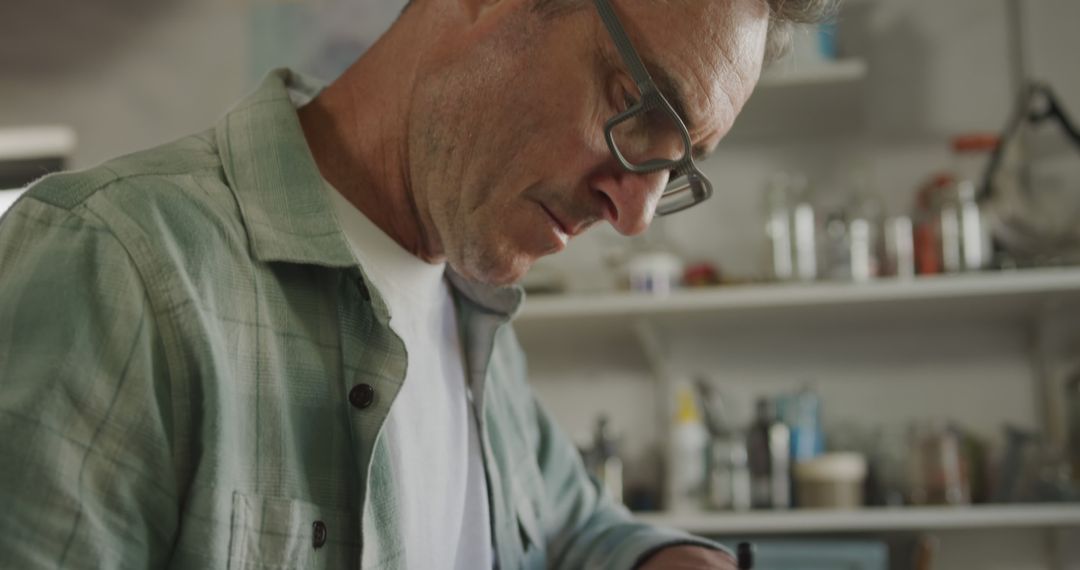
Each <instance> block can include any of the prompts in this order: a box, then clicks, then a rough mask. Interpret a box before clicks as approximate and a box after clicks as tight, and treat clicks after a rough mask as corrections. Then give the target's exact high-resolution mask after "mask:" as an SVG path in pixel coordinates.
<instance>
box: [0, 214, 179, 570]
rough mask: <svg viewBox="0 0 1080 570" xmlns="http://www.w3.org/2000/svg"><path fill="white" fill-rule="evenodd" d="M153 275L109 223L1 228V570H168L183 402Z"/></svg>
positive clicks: (28, 220) (37, 219) (43, 219)
mask: <svg viewBox="0 0 1080 570" xmlns="http://www.w3.org/2000/svg"><path fill="white" fill-rule="evenodd" d="M159 339H160V337H159V336H158V335H157V332H156V330H155V323H154V319H153V312H152V311H151V308H150V304H149V302H148V300H147V295H146V292H145V289H144V287H143V282H142V279H141V277H140V274H139V272H138V271H137V270H136V268H135V266H134V265H133V263H132V261H131V258H130V257H129V255H128V253H127V251H126V250H125V249H124V247H123V246H122V245H121V243H120V242H118V241H117V239H116V237H114V235H113V234H112V233H111V232H110V231H109V230H108V228H107V227H106V226H105V224H103V223H102V222H101V221H100V220H99V219H98V218H96V217H95V216H94V215H93V214H92V213H90V212H88V211H87V210H85V208H83V207H81V206H76V207H74V208H72V209H70V210H69V209H66V208H60V207H56V206H53V205H50V204H47V203H45V202H42V201H39V200H37V199H35V198H34V197H33V196H31V195H29V194H28V195H26V196H24V197H23V198H22V200H20V201H19V202H18V203H17V204H16V205H15V206H14V207H13V208H12V209H11V210H9V211H8V212H7V214H6V215H5V216H4V217H3V218H2V219H0V434H3V435H2V437H0V457H2V458H3V460H2V461H0V505H3V513H2V514H0V567H3V568H20V569H36V568H59V567H64V568H150V567H163V566H164V565H165V564H166V563H167V556H168V552H169V549H170V548H171V544H172V541H173V536H174V534H175V532H176V527H177V520H178V513H177V503H178V501H177V493H176V484H175V476H174V474H173V471H172V469H171V467H170V466H171V465H172V463H173V462H172V460H171V453H170V439H171V434H170V433H169V428H168V426H169V425H170V422H169V412H168V410H169V409H170V408H169V393H168V388H167V386H168V385H167V380H168V379H167V376H166V374H165V373H164V366H163V365H162V362H163V354H162V353H163V351H162V348H161V346H162V345H161V342H160V340H159Z"/></svg>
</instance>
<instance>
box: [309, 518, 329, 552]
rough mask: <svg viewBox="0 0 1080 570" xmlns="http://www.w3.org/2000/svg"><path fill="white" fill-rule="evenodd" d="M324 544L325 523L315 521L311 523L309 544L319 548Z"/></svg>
mask: <svg viewBox="0 0 1080 570" xmlns="http://www.w3.org/2000/svg"><path fill="white" fill-rule="evenodd" d="M324 544H326V523H324V522H322V521H315V522H313V523H311V546H313V547H314V548H319V547H321V546H322V545H324Z"/></svg>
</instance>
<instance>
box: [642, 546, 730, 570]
mask: <svg viewBox="0 0 1080 570" xmlns="http://www.w3.org/2000/svg"><path fill="white" fill-rule="evenodd" d="M638 570H736V568H735V559H734V558H732V557H731V555H729V554H727V553H726V552H722V551H720V550H713V549H711V548H705V547H704V546H693V545H689V544H684V545H681V546H669V547H667V548H664V549H661V550H658V551H657V552H656V554H653V555H652V556H650V557H648V558H647V559H645V562H644V563H643V564H641V565H640V566H638Z"/></svg>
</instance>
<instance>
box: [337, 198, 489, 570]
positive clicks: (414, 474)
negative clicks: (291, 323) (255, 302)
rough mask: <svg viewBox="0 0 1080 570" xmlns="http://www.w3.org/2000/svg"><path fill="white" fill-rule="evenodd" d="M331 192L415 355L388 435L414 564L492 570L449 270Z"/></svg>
mask: <svg viewBox="0 0 1080 570" xmlns="http://www.w3.org/2000/svg"><path fill="white" fill-rule="evenodd" d="M326 186H327V189H328V191H329V193H330V201H331V204H333V210H334V213H335V215H336V216H337V219H338V223H340V224H341V229H342V231H344V232H345V237H346V239H347V240H348V242H349V245H350V246H351V247H352V249H353V252H354V253H355V255H356V257H357V260H358V261H359V262H360V265H361V266H362V267H363V268H364V273H365V274H366V275H367V277H368V279H370V280H371V282H372V284H373V285H374V286H375V288H376V289H378V291H379V293H380V294H381V295H382V297H383V299H384V300H385V301H386V303H387V306H388V307H389V310H390V328H391V329H393V330H394V332H395V333H397V334H398V336H400V337H401V339H402V341H404V343H405V350H406V352H407V354H408V355H409V357H408V366H407V368H406V372H405V384H404V385H403V386H402V387H401V391H400V392H398V396H397V399H396V400H394V404H393V406H392V407H391V409H390V414H389V416H388V417H387V419H386V424H385V425H384V427H383V437H385V438H386V443H387V449H389V450H390V461H391V466H392V469H393V472H394V473H395V474H397V476H398V482H399V485H398V489H399V501H400V502H399V508H400V513H401V520H402V524H403V528H404V536H403V537H402V544H403V545H404V556H405V557H406V565H405V566H406V567H407V568H418V569H422V568H456V569H458V570H466V569H468V570H475V569H478V568H479V569H486V568H492V567H493V564H494V560H493V553H492V546H491V527H490V515H489V511H488V498H487V481H486V479H485V476H484V466H483V460H482V458H481V452H480V438H479V435H478V433H477V426H476V421H475V419H474V416H473V413H472V408H471V404H470V402H469V398H468V389H467V385H466V382H465V367H464V364H463V361H462V352H461V343H460V340H459V339H458V327H457V314H456V312H455V309H454V303H453V299H452V297H451V295H450V289H449V287H450V285H449V283H448V282H447V280H446V278H445V277H444V272H445V269H446V267H445V264H435V265H432V264H429V263H426V262H424V261H423V260H421V259H419V258H417V257H415V256H413V255H412V254H411V253H409V252H408V251H406V250H405V249H403V248H402V247H401V246H400V245H398V243H397V242H395V241H394V240H393V239H391V238H390V236H388V235H386V234H385V233H383V231H382V230H381V229H379V227H378V226H376V225H375V224H374V223H373V222H371V220H369V219H368V218H367V217H366V216H364V214H363V213H362V212H361V211H360V210H358V209H357V208H356V207H355V206H353V205H352V204H351V203H350V202H349V201H348V200H346V199H345V197H344V196H342V195H341V193H340V192H338V191H337V190H335V189H334V188H333V187H331V186H330V185H329V184H327V185H326ZM449 561H454V563H453V565H452V566H449V565H448V562H449Z"/></svg>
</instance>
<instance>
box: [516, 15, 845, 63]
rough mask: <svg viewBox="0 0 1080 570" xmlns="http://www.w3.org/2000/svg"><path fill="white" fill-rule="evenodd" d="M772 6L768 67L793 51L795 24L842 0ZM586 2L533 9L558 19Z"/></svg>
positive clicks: (814, 17) (812, 19)
mask: <svg viewBox="0 0 1080 570" xmlns="http://www.w3.org/2000/svg"><path fill="white" fill-rule="evenodd" d="M761 1H762V2H765V3H766V4H767V5H768V6H769V31H768V34H767V35H766V38H765V64H766V65H768V64H769V63H772V62H774V61H776V60H778V59H780V58H781V57H783V56H784V54H785V53H787V51H788V50H789V49H790V48H791V36H792V26H793V25H794V24H816V23H819V22H822V21H825V20H827V19H829V18H831V17H832V16H833V15H835V13H836V8H837V6H838V5H839V2H840V0H761ZM584 5H585V0H536V3H535V4H533V10H534V11H535V12H536V13H538V14H541V15H542V16H546V17H554V16H558V15H561V14H564V13H566V12H570V11H573V10H576V9H579V8H582V7H584Z"/></svg>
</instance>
